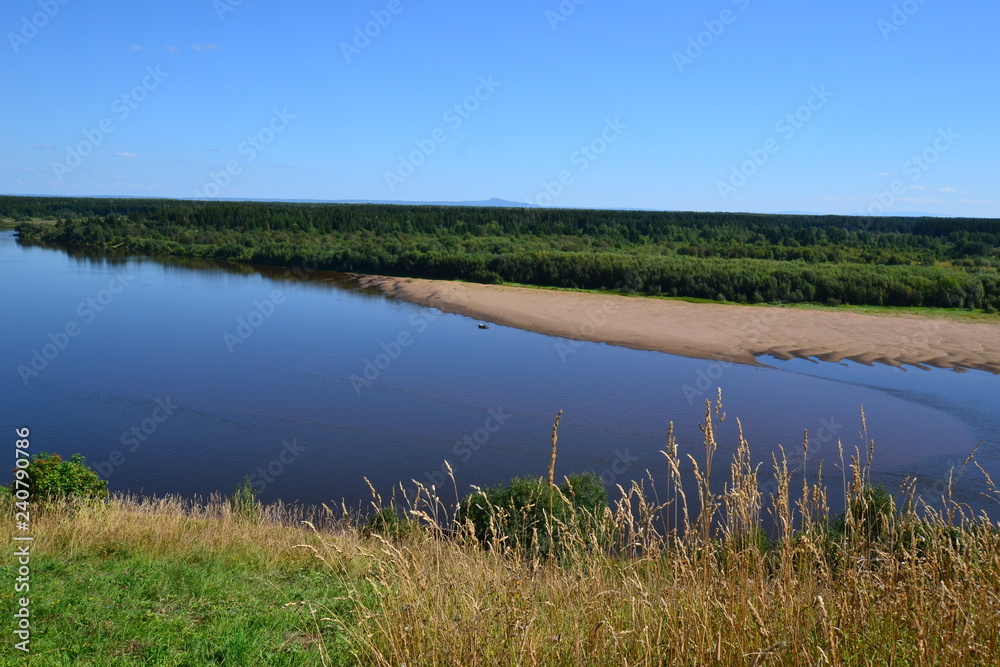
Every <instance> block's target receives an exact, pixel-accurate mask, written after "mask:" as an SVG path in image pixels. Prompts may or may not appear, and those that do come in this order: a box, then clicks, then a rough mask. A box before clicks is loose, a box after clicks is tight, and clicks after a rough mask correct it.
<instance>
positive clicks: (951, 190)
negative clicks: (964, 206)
mask: <svg viewBox="0 0 1000 667" xmlns="http://www.w3.org/2000/svg"><path fill="white" fill-rule="evenodd" d="M938 192H958V190H956V189H955V188H953V187H950V186H949V187H947V188H941V189H940V190H938Z"/></svg>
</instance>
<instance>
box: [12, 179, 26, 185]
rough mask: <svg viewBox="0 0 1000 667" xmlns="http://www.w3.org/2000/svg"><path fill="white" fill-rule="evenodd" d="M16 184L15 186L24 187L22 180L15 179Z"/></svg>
mask: <svg viewBox="0 0 1000 667" xmlns="http://www.w3.org/2000/svg"><path fill="white" fill-rule="evenodd" d="M14 184H15V185H24V181H22V180H21V179H20V178H15V179H14Z"/></svg>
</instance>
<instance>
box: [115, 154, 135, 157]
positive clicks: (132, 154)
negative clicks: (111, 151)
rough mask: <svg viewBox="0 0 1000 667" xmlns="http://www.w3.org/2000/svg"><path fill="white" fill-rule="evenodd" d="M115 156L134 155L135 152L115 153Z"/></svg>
mask: <svg viewBox="0 0 1000 667" xmlns="http://www.w3.org/2000/svg"><path fill="white" fill-rule="evenodd" d="M115 157H135V153H115Z"/></svg>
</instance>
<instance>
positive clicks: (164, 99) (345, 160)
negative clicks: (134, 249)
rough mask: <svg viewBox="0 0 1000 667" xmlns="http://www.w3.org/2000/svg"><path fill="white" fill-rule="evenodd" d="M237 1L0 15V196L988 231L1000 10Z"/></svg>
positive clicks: (27, 8)
mask: <svg viewBox="0 0 1000 667" xmlns="http://www.w3.org/2000/svg"><path fill="white" fill-rule="evenodd" d="M237 2H238V0H176V1H173V2H163V1H159V0H150V1H148V2H142V3H136V2H124V1H119V0H104V1H102V2H100V3H95V2H83V1H82V0H63V1H62V2H61V1H60V0H33V1H27V0H8V1H7V2H5V3H3V6H2V9H0V28H2V33H3V37H4V38H3V43H2V44H0V82H2V90H3V91H4V103H3V104H2V105H0V122H2V127H3V128H4V131H3V132H2V134H0V193H4V194H53V195H130V196H164V197H186V198H192V197H198V198H206V199H210V198H213V197H228V198H254V199H256V198H266V199H328V200H340V199H374V200H408V201H413V200H416V201H425V200H428V201H430V200H479V199H487V198H490V197H500V198H503V199H509V200H514V201H519V202H529V201H530V202H532V203H537V204H542V205H552V206H568V207H586V208H608V207H614V208H618V207H628V208H632V207H634V208H652V209H665V210H700V211H756V212H779V211H809V212H819V213H846V214H852V213H859V212H874V213H878V212H883V211H884V212H888V213H904V212H910V211H923V212H927V213H931V214H940V215H962V216H979V217H1000V187H998V182H1000V131H998V128H997V121H996V118H997V110H998V109H1000V77H998V73H1000V43H998V42H997V40H996V32H995V26H996V25H998V23H1000V5H997V3H987V2H982V1H978V2H972V1H971V0H957V1H952V2H948V3H946V2H944V1H943V0H923V2H921V0H907V1H905V2H895V3H894V2H892V1H886V2H880V1H877V0H866V1H865V2H862V1H861V0H842V1H840V2H805V3H791V2H782V3H773V2H771V3H765V2H762V1H761V0H713V1H711V2H699V3H664V2H652V1H635V2H629V3H612V2H608V1H607V0H583V1H582V2H581V1H580V0H562V2H560V1H559V0H547V1H546V0H539V1H537V2H536V1H519V0H508V2H500V1H499V0H480V1H479V2H474V3H470V2H437V3H434V2H429V1H428V0H374V1H365V2H351V3H349V2H330V1H324V2H311V1H307V0H303V1H301V2H289V3H281V4H278V3H265V2H262V1H260V0H243V1H242V2H239V4H237ZM578 2H579V4H577V3H578Z"/></svg>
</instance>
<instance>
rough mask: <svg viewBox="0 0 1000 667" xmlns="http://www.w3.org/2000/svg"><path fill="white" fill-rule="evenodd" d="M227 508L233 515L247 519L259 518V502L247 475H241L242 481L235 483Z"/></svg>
mask: <svg viewBox="0 0 1000 667" xmlns="http://www.w3.org/2000/svg"><path fill="white" fill-rule="evenodd" d="M229 510H230V511H231V512H232V513H233V514H234V515H235V516H237V517H239V518H241V519H246V520H248V521H254V520H256V519H258V518H260V514H261V504H260V501H259V500H258V499H257V492H256V491H254V488H253V484H251V482H250V477H249V475H245V476H244V477H243V481H242V482H240V483H239V484H237V485H236V489H235V490H234V491H233V495H231V496H230V497H229Z"/></svg>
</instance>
